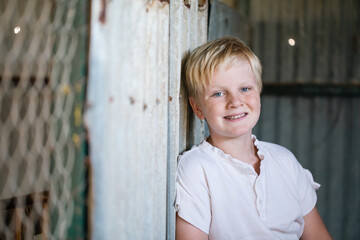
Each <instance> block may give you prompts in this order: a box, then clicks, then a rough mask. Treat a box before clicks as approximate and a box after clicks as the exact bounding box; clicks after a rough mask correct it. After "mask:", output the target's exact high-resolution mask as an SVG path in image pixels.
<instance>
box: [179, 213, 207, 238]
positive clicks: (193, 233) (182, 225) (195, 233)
mask: <svg viewBox="0 0 360 240" xmlns="http://www.w3.org/2000/svg"><path fill="white" fill-rule="evenodd" d="M190 239H191V240H208V235H207V234H206V233H204V232H203V231H201V230H200V229H198V228H197V227H194V226H193V225H191V224H190V223H188V222H187V221H185V220H184V219H182V218H181V217H179V216H178V215H177V214H176V240H190Z"/></svg>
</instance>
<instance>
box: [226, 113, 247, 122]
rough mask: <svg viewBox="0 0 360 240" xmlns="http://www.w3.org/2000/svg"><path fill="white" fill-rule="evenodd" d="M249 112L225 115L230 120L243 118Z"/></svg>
mask: <svg viewBox="0 0 360 240" xmlns="http://www.w3.org/2000/svg"><path fill="white" fill-rule="evenodd" d="M246 114H247V113H242V114H239V115H233V116H226V117H224V118H225V119H228V120H234V119H238V118H241V117H244V116H245V115H246Z"/></svg>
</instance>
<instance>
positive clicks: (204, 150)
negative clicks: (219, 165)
mask: <svg viewBox="0 0 360 240" xmlns="http://www.w3.org/2000/svg"><path fill="white" fill-rule="evenodd" d="M208 144H209V143H207V142H206V141H205V140H204V141H203V142H201V143H199V144H196V145H194V146H192V147H191V149H189V150H187V151H184V152H183V153H181V154H180V155H179V157H178V165H182V166H188V167H189V168H192V167H195V168H196V167H201V168H203V167H205V166H208V165H211V163H212V162H213V159H214V158H213V157H214V154H213V153H212V151H210V150H209V146H207V145H208Z"/></svg>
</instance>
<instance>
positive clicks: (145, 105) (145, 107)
mask: <svg viewBox="0 0 360 240" xmlns="http://www.w3.org/2000/svg"><path fill="white" fill-rule="evenodd" d="M146 109H147V104H146V103H144V106H143V111H144V112H145V110H146Z"/></svg>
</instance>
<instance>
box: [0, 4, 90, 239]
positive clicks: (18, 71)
mask: <svg viewBox="0 0 360 240" xmlns="http://www.w3.org/2000/svg"><path fill="white" fill-rule="evenodd" d="M84 10H86V2H85V1H82V0H68V1H64V0H36V1H25V0H0V239H68V238H71V234H73V235H74V236H76V238H83V236H82V235H81V233H79V232H81V231H83V228H84V227H83V226H84V224H83V221H84V219H83V217H84V201H85V200H84V189H85V187H86V186H85V181H84V178H83V177H84V168H83V162H84V161H83V159H84V154H83V152H84V151H83V149H84V147H83V146H84V145H83V139H84V134H83V131H82V120H81V113H82V106H83V100H82V98H83V97H82V96H83V89H84V79H85V70H84V68H85V67H84V66H85V62H86V60H85V59H86V57H85V55H86V54H85V51H86V50H84V49H85V48H84V45H86V44H85V40H84V39H85V38H86V37H85V36H86V31H87V27H86V17H84V16H86V12H84ZM74 232H76V234H74ZM79 234H80V235H79ZM74 238H75V237H74Z"/></svg>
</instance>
